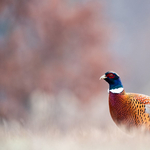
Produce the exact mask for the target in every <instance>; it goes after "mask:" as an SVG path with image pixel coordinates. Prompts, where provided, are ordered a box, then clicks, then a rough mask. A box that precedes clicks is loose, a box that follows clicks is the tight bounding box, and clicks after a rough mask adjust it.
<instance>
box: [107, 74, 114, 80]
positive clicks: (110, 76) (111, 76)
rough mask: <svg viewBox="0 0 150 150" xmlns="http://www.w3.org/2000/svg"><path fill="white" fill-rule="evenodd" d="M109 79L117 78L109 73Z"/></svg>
mask: <svg viewBox="0 0 150 150" xmlns="http://www.w3.org/2000/svg"><path fill="white" fill-rule="evenodd" d="M107 77H109V78H111V79H112V78H114V77H115V75H114V74H112V73H109V74H108V75H107Z"/></svg>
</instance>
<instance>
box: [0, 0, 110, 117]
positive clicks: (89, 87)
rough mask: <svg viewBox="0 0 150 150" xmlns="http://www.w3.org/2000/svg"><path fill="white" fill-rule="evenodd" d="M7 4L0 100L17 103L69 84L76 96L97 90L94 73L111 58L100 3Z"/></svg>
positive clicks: (104, 67)
mask: <svg viewBox="0 0 150 150" xmlns="http://www.w3.org/2000/svg"><path fill="white" fill-rule="evenodd" d="M8 2H9V1H8ZM13 2H15V1H12V3H13ZM16 4H17V5H16ZM10 5H11V4H10V2H9V3H6V4H5V7H6V8H9V7H13V9H14V11H13V13H11V12H10V11H9V10H7V11H8V12H9V15H8V14H7V15H8V16H7V15H6V17H8V18H9V19H10V23H11V28H8V31H9V32H8V34H7V36H6V37H4V38H5V40H4V41H2V42H1V45H2V46H1V48H0V72H1V78H0V90H1V94H0V99H4V101H8V102H10V104H11V103H15V104H17V105H16V107H17V108H18V105H19V106H21V105H22V106H24V103H25V102H26V101H27V100H28V97H29V95H30V94H31V93H32V91H34V90H35V89H40V90H45V91H46V92H48V93H52V94H54V95H56V94H58V93H59V92H61V91H62V90H63V89H69V90H71V91H72V92H73V93H74V94H75V95H76V96H77V97H78V98H79V99H80V100H81V101H88V100H89V99H91V98H92V97H94V96H95V95H97V94H98V93H99V92H100V85H99V82H98V79H99V76H100V75H102V74H103V73H104V72H105V71H107V69H108V67H109V64H110V63H111V62H112V56H111V54H110V53H109V51H108V50H107V48H108V47H107V44H108V43H109V40H110V39H109V34H110V29H109V26H108V25H107V23H106V21H105V19H104V16H103V14H102V6H101V5H100V4H99V3H94V2H91V3H89V4H85V5H78V6H77V5H73V6H72V5H69V4H68V3H67V2H65V1H61V0H57V1H56V0H52V1H48V0H43V1H36V0H33V1H30V2H29V1H27V2H26V1H17V2H15V4H14V5H13V6H10ZM108 62H109V64H108ZM1 106H2V107H3V105H1ZM7 107H8V110H10V108H12V107H11V105H7ZM21 108H22V107H21ZM18 111H20V109H18ZM7 112H9V111H7ZM22 112H23V111H22ZM16 113H18V112H14V115H16ZM12 114H13V113H12ZM12 114H11V115H12Z"/></svg>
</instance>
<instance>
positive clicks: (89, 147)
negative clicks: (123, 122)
mask: <svg viewBox="0 0 150 150" xmlns="http://www.w3.org/2000/svg"><path fill="white" fill-rule="evenodd" d="M133 149H135V150H149V149H150V134H149V133H147V132H144V131H142V130H134V131H132V133H131V134H130V135H128V134H126V133H124V132H122V131H121V130H120V129H119V128H118V127H116V126H114V127H110V128H107V129H106V128H105V129H104V130H103V129H101V128H91V127H83V128H80V129H79V128H78V129H71V130H69V131H62V130H59V129H56V128H47V129H46V128H45V129H44V130H37V129H31V128H30V129H29V128H28V129H27V128H23V127H20V126H19V125H17V124H16V125H14V126H13V127H10V126H9V127H8V126H2V127H1V128H0V150H133Z"/></svg>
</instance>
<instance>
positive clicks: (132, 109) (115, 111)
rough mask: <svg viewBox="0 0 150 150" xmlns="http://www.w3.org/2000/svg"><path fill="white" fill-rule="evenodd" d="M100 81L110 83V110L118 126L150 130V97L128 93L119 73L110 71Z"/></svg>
mask: <svg viewBox="0 0 150 150" xmlns="http://www.w3.org/2000/svg"><path fill="white" fill-rule="evenodd" d="M100 79H104V80H105V81H106V82H108V83H109V110H110V114H111V117H112V119H113V120H114V122H115V123H116V124H117V125H121V124H123V125H126V126H127V127H134V126H143V125H144V126H145V127H146V128H147V129H149V130H150V97H149V96H146V95H143V94H136V93H126V92H125V90H124V88H123V85H122V83H121V80H120V77H119V75H118V74H117V73H115V72H112V71H108V72H106V73H105V74H104V75H103V76H101V77H100Z"/></svg>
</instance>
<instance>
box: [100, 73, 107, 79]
mask: <svg viewBox="0 0 150 150" xmlns="http://www.w3.org/2000/svg"><path fill="white" fill-rule="evenodd" d="M106 78H107V77H106V75H105V74H104V75H102V76H101V77H100V78H99V80H101V79H106Z"/></svg>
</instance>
